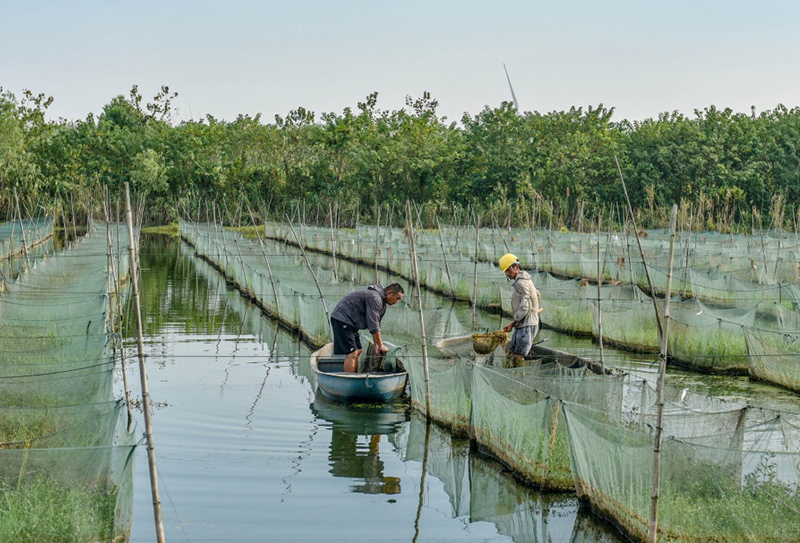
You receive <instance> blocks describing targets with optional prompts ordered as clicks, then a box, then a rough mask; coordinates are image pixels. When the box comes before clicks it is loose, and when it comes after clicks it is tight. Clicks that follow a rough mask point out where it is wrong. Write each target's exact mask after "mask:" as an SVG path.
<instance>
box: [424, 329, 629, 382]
mask: <svg viewBox="0 0 800 543" xmlns="http://www.w3.org/2000/svg"><path fill="white" fill-rule="evenodd" d="M548 339H549V338H544V339H540V340H539V341H536V342H534V344H533V345H532V347H531V350H530V352H529V353H528V355H527V356H526V357H525V360H526V361H528V363H530V362H533V361H538V362H539V363H540V364H547V363H551V362H556V363H558V364H559V365H561V366H563V367H565V368H568V369H580V368H583V367H587V368H589V370H590V371H592V372H593V373H596V374H603V373H605V374H606V375H616V374H618V373H619V370H616V369H614V368H606V367H604V366H602V365H601V364H600V363H599V362H597V361H595V360H592V359H590V358H586V357H583V356H578V355H574V354H572V353H568V352H565V351H561V350H558V349H553V348H551V347H546V346H544V345H542V343H544V342H546V341H547V340H548ZM435 346H436V347H437V348H438V349H439V351H440V352H441V353H442V354H443V355H445V356H448V357H455V358H462V359H466V360H471V361H473V362H474V363H476V364H484V365H489V366H499V367H503V363H504V359H505V351H504V350H503V349H502V348H500V347H498V348H496V349H495V350H493V351H492V352H490V353H489V354H478V353H476V352H475V350H474V348H473V342H472V335H464V336H456V337H450V338H444V339H440V340H438V341H436V342H435Z"/></svg>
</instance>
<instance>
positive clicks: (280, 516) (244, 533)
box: [128, 236, 621, 543]
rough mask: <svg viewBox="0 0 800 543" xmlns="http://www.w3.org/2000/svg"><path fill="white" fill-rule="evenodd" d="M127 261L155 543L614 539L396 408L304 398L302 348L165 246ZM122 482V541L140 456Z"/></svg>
mask: <svg viewBox="0 0 800 543" xmlns="http://www.w3.org/2000/svg"><path fill="white" fill-rule="evenodd" d="M141 262H142V268H143V269H142V291H143V293H144V294H143V308H144V319H145V335H146V346H145V348H146V352H147V356H148V377H149V384H150V394H151V399H152V401H153V402H154V404H155V405H157V408H156V410H155V413H154V417H153V419H154V425H155V428H154V438H155V446H156V457H157V460H158V470H159V476H160V479H161V486H160V490H161V499H162V502H163V515H164V524H165V530H166V536H167V541H171V542H174V541H202V542H221V541H226V542H227V541H242V542H249V541H282V542H294V541H297V542H300V541H326V542H337V541H342V542H344V541H347V542H350V543H352V542H367V541H369V542H373V541H382V542H394V541H427V542H434V541H435V542H440V541H465V542H466V541H491V542H503V541H516V542H524V541H530V542H551V541H552V542H574V543H577V542H579V541H580V542H618V541H621V540H620V539H618V538H617V536H616V535H615V532H614V530H613V529H609V528H608V527H607V526H605V525H601V524H600V523H598V522H597V521H596V520H595V519H594V518H593V517H592V516H591V515H589V514H588V513H586V512H584V511H579V508H578V504H577V502H576V500H575V499H574V498H573V497H571V496H561V495H556V496H553V495H540V494H537V493H536V492H533V491H531V490H529V489H527V488H525V487H522V486H520V485H518V484H517V483H516V482H515V480H514V479H513V478H512V477H511V476H510V475H509V474H508V473H507V472H506V471H505V470H504V469H503V468H502V466H500V465H499V464H496V463H494V462H490V461H487V460H486V459H485V458H481V457H480V456H477V455H475V454H473V453H471V451H470V449H469V446H468V443H467V442H465V441H464V440H459V439H453V438H452V437H451V436H450V435H449V434H447V433H446V432H443V431H441V430H440V429H438V428H437V427H435V426H426V424H425V423H424V422H423V421H421V420H420V419H419V418H418V417H416V416H415V415H414V414H413V413H411V412H410V411H409V409H408V406H407V403H403V402H398V403H395V404H392V405H384V406H378V407H374V408H365V407H361V408H352V407H344V406H341V405H338V404H334V403H331V402H326V401H325V400H324V399H321V398H319V397H317V396H316V394H315V392H314V386H313V378H312V375H311V371H310V367H309V364H308V357H309V354H310V353H311V348H310V347H309V346H307V345H305V344H304V343H302V342H299V341H298V340H297V339H296V338H295V337H293V336H292V335H291V334H289V333H287V332H285V331H284V330H282V329H281V328H280V327H278V326H277V325H276V324H275V322H273V321H270V320H269V319H267V318H265V317H263V316H262V315H261V314H260V312H259V311H258V310H257V309H256V308H254V307H253V306H252V305H249V304H248V303H247V302H246V301H244V300H243V299H242V298H241V297H240V296H239V295H238V293H236V292H235V291H232V290H229V289H228V288H227V287H226V285H225V282H224V281H223V280H222V279H221V278H220V277H219V276H218V275H217V273H216V272H215V271H213V270H211V269H210V268H209V267H208V266H207V265H206V264H204V263H203V262H201V261H199V260H197V259H195V258H194V257H193V256H192V253H191V252H190V251H189V250H188V249H186V248H185V247H183V246H182V245H181V244H180V243H179V242H177V241H173V240H169V239H168V238H165V237H160V236H156V237H149V238H145V240H144V243H143V246H142V254H141ZM128 344H129V345H131V341H130V339H129V340H128ZM131 353H132V351H131ZM138 379H139V376H138V371H137V369H136V368H135V367H129V368H128V381H129V383H131V386H132V388H133V391H134V396H135V397H138V396H139V393H138V390H139V386H138ZM136 417H137V419H140V420H141V418H142V417H141V413H137V414H136ZM140 424H141V422H140ZM135 477H136V479H135V510H134V526H133V532H132V541H135V542H150V541H154V540H155V535H154V534H155V532H154V528H153V513H152V510H153V509H152V499H151V494H150V487H149V475H148V469H147V455H146V450H145V447H141V448H140V449H139V450H138V451H137V467H136V475H135Z"/></svg>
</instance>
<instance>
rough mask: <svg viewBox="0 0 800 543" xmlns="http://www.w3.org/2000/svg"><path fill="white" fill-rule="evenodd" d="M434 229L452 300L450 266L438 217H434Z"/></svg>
mask: <svg viewBox="0 0 800 543" xmlns="http://www.w3.org/2000/svg"><path fill="white" fill-rule="evenodd" d="M436 228H437V229H438V230H439V246H440V247H441V248H442V257H443V258H444V271H445V272H447V282H448V283H449V284H450V296H451V297H452V300H455V298H456V291H455V289H454V288H453V279H452V278H451V277H450V265H449V264H448V263H447V252H446V251H445V250H444V239H442V225H441V224H439V217H436Z"/></svg>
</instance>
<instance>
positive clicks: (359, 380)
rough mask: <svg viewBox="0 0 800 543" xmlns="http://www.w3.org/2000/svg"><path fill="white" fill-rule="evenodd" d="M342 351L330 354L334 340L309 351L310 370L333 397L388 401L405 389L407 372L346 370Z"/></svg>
mask: <svg viewBox="0 0 800 543" xmlns="http://www.w3.org/2000/svg"><path fill="white" fill-rule="evenodd" d="M344 358H345V357H344V355H334V354H333V343H327V344H326V345H324V346H323V347H322V348H321V349H319V350H318V351H315V352H313V353H312V354H311V370H312V371H313V372H314V375H315V376H316V378H317V386H318V387H319V389H320V390H321V391H322V393H323V394H324V395H325V396H327V397H328V398H331V399H333V400H338V401H347V402H351V401H358V402H388V401H391V400H394V399H395V398H398V397H400V396H401V395H402V394H403V392H404V391H405V389H406V382H407V381H408V372H407V371H405V370H402V371H398V372H391V373H389V372H383V371H377V372H370V373H347V372H345V371H344Z"/></svg>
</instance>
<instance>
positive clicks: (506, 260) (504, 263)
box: [500, 253, 519, 273]
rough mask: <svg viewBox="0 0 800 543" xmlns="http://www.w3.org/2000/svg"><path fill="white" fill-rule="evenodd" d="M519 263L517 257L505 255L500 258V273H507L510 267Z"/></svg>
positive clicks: (509, 254)
mask: <svg viewBox="0 0 800 543" xmlns="http://www.w3.org/2000/svg"><path fill="white" fill-rule="evenodd" d="M518 263H519V259H518V258H517V257H516V256H514V255H512V254H511V253H508V254H507V255H503V256H501V257H500V271H501V272H503V273H505V271H506V270H507V269H508V267H509V266H511V265H512V264H518Z"/></svg>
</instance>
